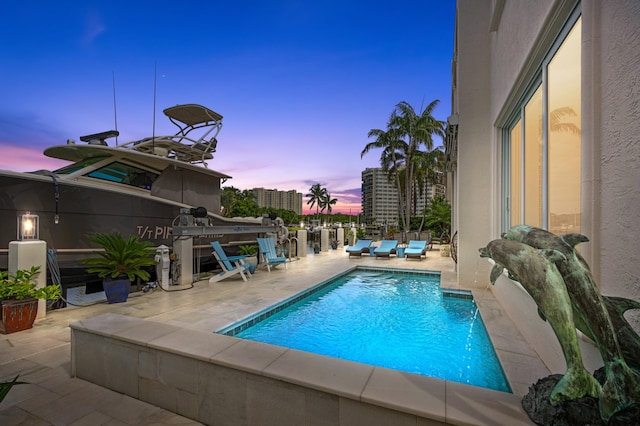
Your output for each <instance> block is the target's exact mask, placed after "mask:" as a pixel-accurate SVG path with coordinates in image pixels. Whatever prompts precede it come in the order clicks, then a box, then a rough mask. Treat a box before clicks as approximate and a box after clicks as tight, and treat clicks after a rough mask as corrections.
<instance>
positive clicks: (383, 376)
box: [362, 367, 446, 422]
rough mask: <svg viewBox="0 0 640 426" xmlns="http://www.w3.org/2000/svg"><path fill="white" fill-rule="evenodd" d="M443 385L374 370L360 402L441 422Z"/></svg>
mask: <svg viewBox="0 0 640 426" xmlns="http://www.w3.org/2000/svg"><path fill="white" fill-rule="evenodd" d="M445 383H446V382H445V381H444V380H440V379H436V378H433V377H429V376H420V375H417V374H411V373H405V372H402V371H398V370H391V369H388V368H382V367H375V368H374V370H373V373H372V374H371V377H370V379H369V381H368V382H367V385H366V387H365V389H364V390H363V392H362V401H363V402H367V403H372V404H375V405H379V406H381V407H386V408H390V409H394V410H399V411H402V412H406V413H411V414H415V415H417V416H420V417H424V418H428V419H432V420H437V421H440V422H444V421H445V419H446V401H445V396H446V388H445Z"/></svg>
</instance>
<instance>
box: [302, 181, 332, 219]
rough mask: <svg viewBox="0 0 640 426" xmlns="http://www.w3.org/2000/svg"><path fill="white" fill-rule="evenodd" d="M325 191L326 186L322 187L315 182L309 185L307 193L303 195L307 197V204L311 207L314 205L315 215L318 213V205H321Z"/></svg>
mask: <svg viewBox="0 0 640 426" xmlns="http://www.w3.org/2000/svg"><path fill="white" fill-rule="evenodd" d="M326 193H327V189H326V188H322V186H321V185H320V184H319V183H315V184H313V185H311V188H309V193H308V194H306V195H305V197H307V198H309V200H308V201H307V205H308V206H309V207H310V208H313V206H316V216H317V215H318V213H319V210H320V207H321V206H322V203H323V200H324V199H325V196H326Z"/></svg>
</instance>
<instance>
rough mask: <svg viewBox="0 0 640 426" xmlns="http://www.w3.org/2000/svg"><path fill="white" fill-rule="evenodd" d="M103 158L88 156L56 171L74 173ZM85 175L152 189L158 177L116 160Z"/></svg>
mask: <svg viewBox="0 0 640 426" xmlns="http://www.w3.org/2000/svg"><path fill="white" fill-rule="evenodd" d="M102 159H103V158H88V159H86V160H84V161H79V162H77V163H74V164H70V165H68V166H66V167H63V168H61V169H59V170H56V171H55V173H59V174H70V173H74V172H76V171H78V170H81V169H84V168H86V167H87V166H90V165H92V164H94V163H96V162H98V161H100V160H102ZM85 176H88V177H90V178H94V179H100V180H106V181H109V182H116V183H122V184H124V185H130V186H135V187H137V188H142V189H151V185H152V184H153V182H154V181H155V180H156V179H157V178H158V175H157V174H156V173H153V172H149V171H147V170H144V169H141V168H139V167H135V166H131V165H129V164H124V163H120V162H118V161H114V162H113V163H109V164H107V165H105V166H103V167H100V168H99V169H96V170H93V171H91V172H89V173H86V174H85Z"/></svg>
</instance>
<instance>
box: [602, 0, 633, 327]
mask: <svg viewBox="0 0 640 426" xmlns="http://www.w3.org/2000/svg"><path fill="white" fill-rule="evenodd" d="M590 3H592V5H591V8H590V10H591V11H592V12H593V13H594V15H595V16H596V17H598V18H597V19H596V20H595V23H594V31H596V33H595V35H594V37H593V38H594V39H595V42H594V47H593V49H594V54H593V56H594V57H595V58H596V59H597V65H598V66H599V67H600V69H599V73H600V84H601V86H600V87H599V90H600V99H599V101H600V105H599V108H597V106H598V102H596V112H599V113H600V117H599V119H598V121H599V124H600V126H601V128H600V130H599V131H598V129H596V131H595V138H596V140H597V139H600V140H599V142H600V145H601V148H600V159H599V160H600V161H599V165H600V167H601V169H600V174H601V179H602V180H601V188H600V196H601V203H600V205H599V206H594V207H595V208H600V223H599V224H596V226H598V229H599V237H600V252H599V253H595V254H594V260H595V261H596V262H599V263H600V264H599V270H600V286H601V289H602V293H603V294H608V295H616V296H625V297H630V298H632V299H635V300H639V301H640V262H639V261H638V258H639V254H640V1H637V0H607V1H606V2H601V1H597V0H590ZM632 317H633V322H634V326H635V329H636V330H640V313H637V312H636V313H635V314H634V315H632Z"/></svg>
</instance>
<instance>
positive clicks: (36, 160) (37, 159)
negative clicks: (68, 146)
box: [0, 144, 69, 172]
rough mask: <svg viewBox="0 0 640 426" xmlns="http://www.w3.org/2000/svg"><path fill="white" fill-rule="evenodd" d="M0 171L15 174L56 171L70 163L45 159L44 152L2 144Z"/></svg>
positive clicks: (0, 146) (0, 147)
mask: <svg viewBox="0 0 640 426" xmlns="http://www.w3.org/2000/svg"><path fill="white" fill-rule="evenodd" d="M0 150H1V151H2V155H1V156H0V169H2V170H12V171H15V172H30V171H34V170H42V169H46V170H55V169H58V168H60V167H62V166H65V165H67V164H69V162H68V161H62V160H56V159H54V158H49V157H45V156H44V155H43V154H42V152H40V151H38V150H35V149H31V148H23V147H19V146H10V145H3V144H0Z"/></svg>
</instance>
